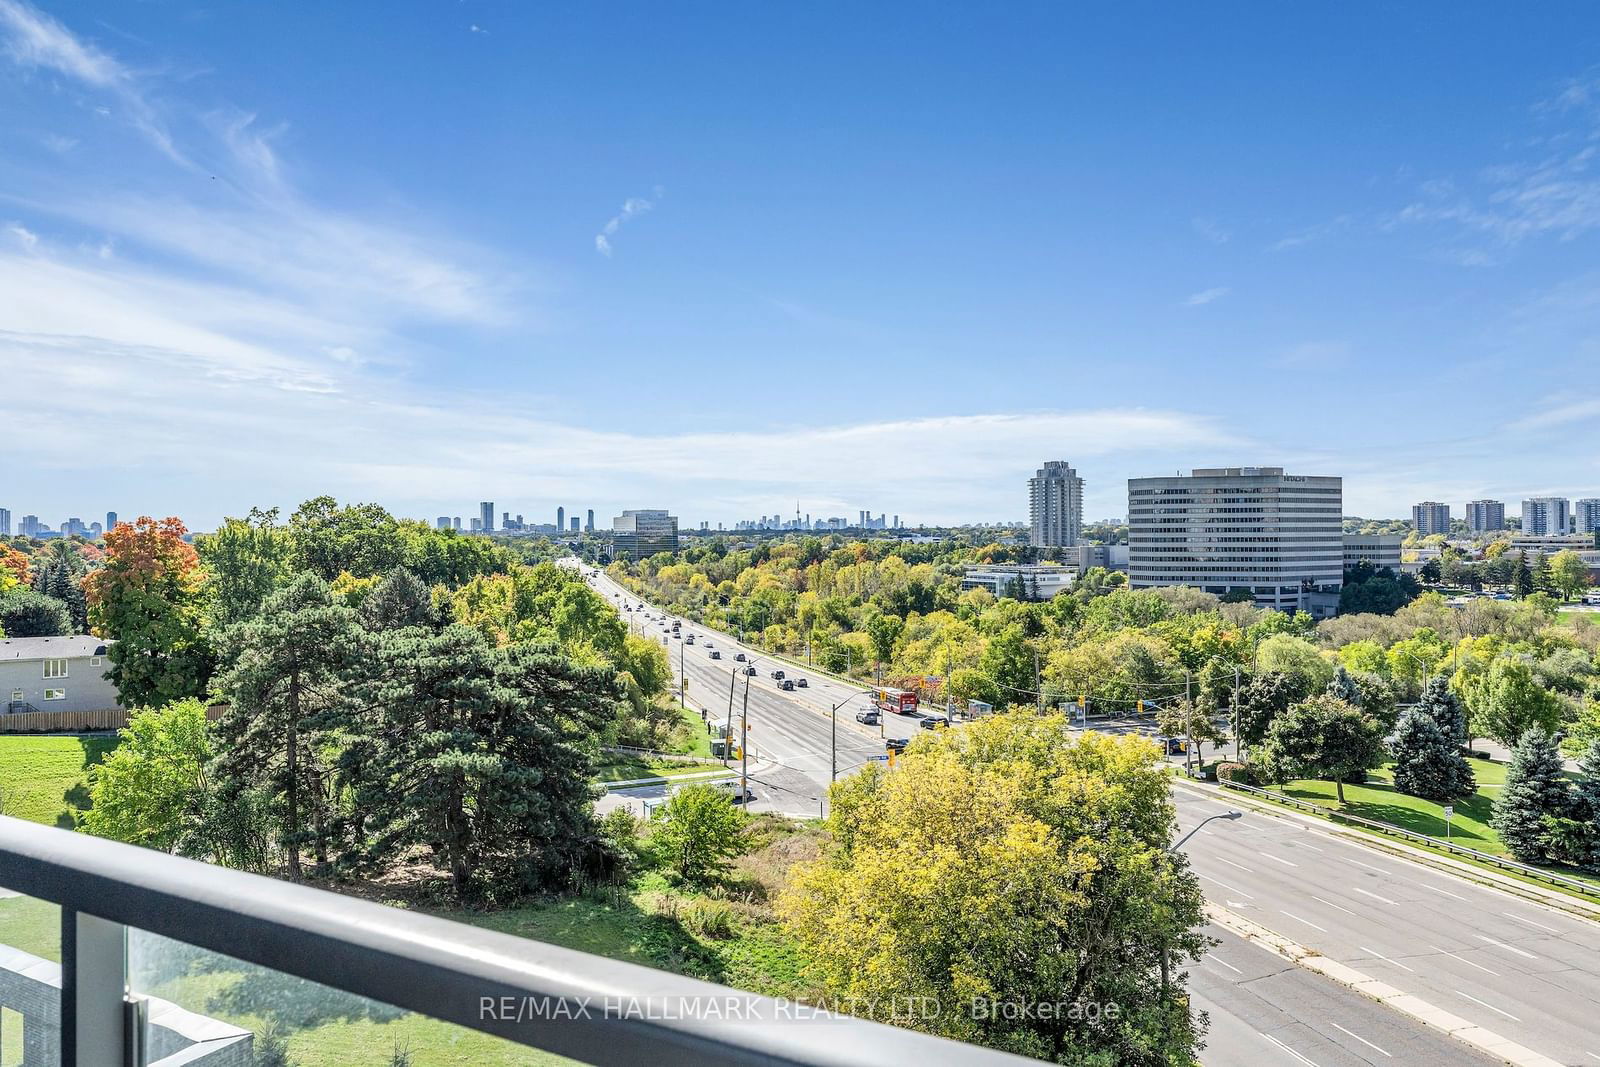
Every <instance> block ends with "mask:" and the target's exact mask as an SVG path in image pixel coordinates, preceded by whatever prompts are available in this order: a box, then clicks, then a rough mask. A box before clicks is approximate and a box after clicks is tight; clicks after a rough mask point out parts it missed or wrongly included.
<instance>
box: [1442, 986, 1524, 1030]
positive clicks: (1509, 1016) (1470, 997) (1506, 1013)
mask: <svg viewBox="0 0 1600 1067" xmlns="http://www.w3.org/2000/svg"><path fill="white" fill-rule="evenodd" d="M1456 996H1458V997H1466V998H1467V999H1468V1000H1470V1001H1472V1003H1474V1004H1482V1005H1483V1006H1484V1007H1486V1008H1488V1009H1489V1010H1490V1011H1499V1012H1500V1014H1501V1015H1504V1016H1505V1017H1506V1018H1507V1019H1510V1020H1511V1021H1512V1022H1514V1023H1520V1022H1521V1021H1522V1020H1521V1019H1519V1018H1517V1017H1516V1016H1515V1015H1512V1014H1511V1013H1510V1012H1509V1011H1500V1009H1499V1008H1497V1007H1495V1006H1494V1005H1493V1004H1490V1003H1489V1002H1488V1001H1486V1000H1479V999H1478V998H1477V997H1475V996H1473V995H1472V994H1471V993H1463V992H1461V990H1459V989H1458V990H1456Z"/></svg>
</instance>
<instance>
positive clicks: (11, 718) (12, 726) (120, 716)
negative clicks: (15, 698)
mask: <svg viewBox="0 0 1600 1067" xmlns="http://www.w3.org/2000/svg"><path fill="white" fill-rule="evenodd" d="M227 708H228V706H227V705H226V704H213V705H211V706H210V707H208V708H207V709H206V718H207V719H210V720H211V721H212V722H215V721H217V720H218V719H220V718H222V713H223V712H224V711H226V710H227ZM127 725H128V709H126V708H102V709H101V710H99V711H22V712H17V713H16V714H14V715H0V734H82V733H89V732H90V731H92V730H120V729H122V728H123V727H125V726H127Z"/></svg>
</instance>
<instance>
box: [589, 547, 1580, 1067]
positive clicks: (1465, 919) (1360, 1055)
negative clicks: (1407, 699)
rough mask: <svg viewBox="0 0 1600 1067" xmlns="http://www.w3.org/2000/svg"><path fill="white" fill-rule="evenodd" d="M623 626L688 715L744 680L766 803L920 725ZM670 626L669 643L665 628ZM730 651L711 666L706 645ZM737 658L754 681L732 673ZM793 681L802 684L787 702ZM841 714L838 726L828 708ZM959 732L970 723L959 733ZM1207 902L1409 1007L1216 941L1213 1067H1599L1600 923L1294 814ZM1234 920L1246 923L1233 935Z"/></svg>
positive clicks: (1268, 822) (1214, 866)
mask: <svg viewBox="0 0 1600 1067" xmlns="http://www.w3.org/2000/svg"><path fill="white" fill-rule="evenodd" d="M590 581H591V583H592V584H593V585H594V586H595V588H596V589H597V590H598V591H599V592H600V593H601V594H602V595H604V596H606V597H607V598H608V599H613V598H614V601H613V602H614V603H617V604H618V605H619V606H620V605H622V604H633V605H634V606H635V607H636V608H637V607H639V605H640V601H639V599H638V598H637V597H635V596H633V595H632V594H630V593H628V592H627V591H626V590H624V589H622V588H621V587H619V586H617V585H616V584H615V583H613V582H612V581H611V580H610V579H609V578H607V577H606V576H605V575H604V574H595V575H592V576H591V578H590ZM645 610H646V611H648V612H649V614H651V615H653V616H655V617H656V618H655V619H654V620H648V619H646V618H644V617H643V614H642V613H641V612H639V611H635V612H632V613H624V616H623V617H624V618H625V619H628V618H632V619H633V625H634V626H635V627H637V628H638V629H639V630H640V632H643V633H644V634H646V635H647V636H653V637H655V638H657V639H662V640H664V643H665V645H666V646H667V650H668V652H669V654H670V656H671V658H672V663H673V667H674V669H675V670H676V669H677V668H678V666H679V664H680V662H681V663H682V666H683V673H684V676H685V677H687V679H688V703H689V705H690V706H691V707H693V708H695V709H697V710H704V711H706V712H707V714H708V715H709V716H710V717H713V718H716V719H717V720H718V721H723V722H725V721H726V718H727V711H728V703H729V701H728V696H729V690H730V685H731V687H732V691H733V720H734V723H735V730H736V731H737V726H738V722H739V719H740V715H741V711H742V709H743V707H744V699H745V684H746V681H748V683H749V712H748V716H749V720H748V721H749V723H750V738H751V759H752V762H751V765H750V766H751V785H752V788H753V790H754V791H755V793H756V796H757V803H758V804H759V805H761V806H767V807H770V808H772V809H774V810H779V811H783V812H786V813H790V814H795V815H815V814H817V813H819V812H820V811H821V810H822V808H823V804H824V802H825V797H826V791H827V783H828V782H829V780H830V778H831V777H832V775H833V773H834V771H835V769H837V773H838V774H839V775H844V774H848V773H851V772H853V771H854V770H855V769H856V768H858V767H860V766H861V765H862V764H863V763H865V762H866V761H868V760H871V759H875V758H877V757H879V756H882V755H883V753H884V748H883V735H885V734H886V735H887V736H889V737H907V736H915V735H916V732H917V729H918V722H917V720H914V719H908V718H902V717H900V716H888V717H887V718H888V723H887V725H886V726H884V727H882V728H880V727H876V726H873V727H868V726H862V725H860V724H858V723H857V722H856V721H855V713H856V712H857V711H858V710H862V709H864V708H867V707H869V706H870V704H869V701H868V698H867V695H866V693H865V691H864V690H863V689H858V688H855V687H852V686H850V685H847V684H845V683H842V682H839V681H836V680H834V679H832V678H829V677H827V676H824V675H818V674H813V673H810V672H808V671H806V670H805V669H804V668H799V669H796V668H795V667H794V666H793V665H792V664H791V663H789V662H787V661H777V660H774V659H772V658H770V657H768V656H766V655H765V654H763V653H762V652H760V651H759V650H758V649H754V648H751V647H750V646H747V645H742V644H740V643H739V642H738V641H737V640H736V639H734V638H733V637H731V636H729V635H727V634H722V633H718V632H716V631H712V630H708V629H707V628H706V627H704V626H702V625H700V624H699V623H695V622H691V621H690V620H687V619H683V620H680V621H681V632H682V633H683V634H684V635H688V634H690V633H693V634H695V635H697V639H696V641H695V644H694V645H693V646H690V647H686V648H682V647H680V646H681V645H682V643H683V642H682V640H681V639H674V638H673V637H672V636H671V623H672V621H673V618H672V616H670V615H667V614H665V613H664V612H663V611H661V610H660V609H658V608H655V607H652V606H646V608H645ZM663 623H665V624H666V627H667V628H666V629H665V630H663V629H662V628H661V627H662V624H663ZM708 637H709V639H710V641H711V647H712V648H715V649H717V650H718V651H720V652H721V653H722V658H721V659H720V660H712V659H710V658H709V650H708V648H707V647H706V644H705V641H706V639H707V638H708ZM738 652H743V653H744V654H745V656H746V657H747V659H748V660H751V661H753V662H754V664H755V666H756V670H757V673H756V675H755V676H753V677H750V676H746V675H744V674H742V673H736V668H742V667H744V666H745V664H743V663H736V662H734V661H733V656H734V654H735V653H738ZM774 668H778V669H782V670H784V671H785V672H786V674H787V675H788V676H789V677H791V678H793V677H795V676H796V675H797V674H798V675H800V676H803V677H805V678H806V679H807V682H808V683H809V684H808V685H807V687H806V688H804V689H796V690H794V691H783V690H779V689H778V688H777V685H776V682H775V681H774V680H773V679H772V678H771V677H770V672H771V671H772V670H773V669H774ZM835 707H837V708H838V711H837V716H834V715H833V714H831V709H833V708H835ZM957 728H959V727H957ZM1173 797H1174V800H1175V802H1176V806H1177V813H1178V832H1179V834H1180V835H1181V834H1183V833H1186V832H1187V831H1188V830H1189V829H1191V828H1193V827H1194V826H1196V825H1198V823H1199V822H1200V821H1201V820H1202V819H1204V818H1205V817H1206V816H1208V815H1212V814H1216V813H1217V812H1220V811H1223V810H1225V808H1226V802H1227V800H1228V798H1226V797H1218V796H1216V795H1214V794H1210V793H1206V792H1204V791H1196V790H1193V789H1190V788H1187V787H1178V788H1175V789H1174V792H1173ZM1184 852H1185V853H1186V854H1187V855H1188V856H1189V859H1190V862H1191V864H1192V865H1193V868H1194V870H1195V872H1196V874H1197V875H1198V876H1199V877H1200V879H1201V884H1202V886H1203V887H1204V889H1205V892H1206V897H1207V900H1208V902H1209V903H1210V904H1212V905H1213V906H1214V907H1216V908H1219V909H1223V910H1224V911H1225V912H1226V913H1228V914H1230V915H1233V916H1238V917H1239V918H1240V919H1242V920H1244V921H1245V923H1247V924H1250V925H1251V926H1252V927H1253V928H1262V929H1265V930H1267V931H1270V932H1271V933H1273V934H1276V935H1279V936H1280V937H1282V938H1286V939H1288V940H1290V941H1292V942H1295V943H1297V944H1298V945H1301V946H1304V947H1305V948H1306V949H1308V950H1310V951H1311V952H1313V953H1315V954H1317V955H1320V956H1321V957H1325V958H1327V959H1329V960H1333V961H1337V962H1338V963H1340V964H1343V965H1345V966H1346V967H1347V968H1349V969H1351V970H1353V971H1355V972H1359V975H1361V976H1365V977H1366V978H1369V979H1372V980H1375V981H1376V982H1378V983H1382V985H1383V986H1384V987H1389V989H1390V991H1391V992H1395V991H1397V992H1398V993H1399V994H1401V995H1402V997H1403V1000H1402V1003H1404V1004H1405V1005H1406V1006H1407V1007H1409V1008H1410V1009H1411V1011H1410V1013H1409V1014H1406V1013H1402V1012H1401V1011H1398V1010H1396V1009H1395V1008H1393V1007H1390V1006H1389V1005H1388V1004H1384V1003H1380V1002H1379V1001H1377V1000H1374V999H1372V998H1370V997H1368V996H1364V995H1362V994H1361V993H1359V992H1356V991H1355V990H1353V989H1351V988H1349V986H1347V985H1345V984H1341V983H1339V982H1335V981H1334V980H1332V979H1330V978H1328V977H1325V976H1324V975H1322V974H1318V973H1313V972H1312V971H1310V970H1307V969H1305V968H1302V967H1299V966H1297V965H1296V964H1294V963H1292V962H1290V961H1289V960H1287V959H1285V958H1283V957H1282V956H1281V955H1279V954H1277V953H1275V952H1273V951H1272V950H1271V949H1269V948H1267V947H1265V946H1264V945H1262V944H1260V943H1257V942H1253V941H1249V940H1245V939H1244V938H1241V937H1239V936H1236V935H1235V934H1234V933H1232V932H1230V931H1228V930H1224V929H1222V928H1221V927H1214V928H1213V929H1212V931H1211V932H1212V934H1213V935H1214V936H1216V937H1218V938H1219V943H1218V945H1217V946H1216V947H1215V948H1214V949H1213V950H1212V951H1211V952H1210V953H1209V954H1208V955H1207V956H1206V957H1205V958H1204V959H1203V960H1201V961H1200V962H1199V963H1197V964H1195V965H1194V966H1193V967H1191V968H1190V989H1191V991H1192V994H1193V996H1194V999H1195V1003H1196V1006H1197V1007H1199V1008H1201V1009H1202V1010H1205V1011H1206V1012H1207V1013H1208V1015H1209V1016H1210V1035H1209V1037H1208V1039H1207V1042H1208V1047H1207V1049H1206V1051H1205V1052H1204V1053H1203V1054H1202V1059H1203V1060H1204V1061H1205V1062H1207V1063H1212V1064H1243V1065H1247V1067H1253V1065H1257V1064H1259V1065H1262V1067H1266V1065H1269V1064H1273V1065H1276V1064H1312V1065H1314V1067H1334V1065H1338V1064H1389V1065H1396V1064H1488V1063H1496V1062H1502V1060H1501V1058H1500V1057H1499V1056H1488V1055H1484V1054H1483V1053H1482V1052H1480V1051H1478V1050H1477V1049H1475V1048H1473V1047H1471V1046H1469V1045H1468V1044H1466V1043H1464V1042H1462V1041H1460V1040H1457V1039H1456V1038H1455V1037H1452V1036H1450V1035H1449V1034H1448V1033H1446V1032H1444V1030H1442V1029H1440V1028H1438V1027H1437V1026H1429V1025H1425V1024H1424V1023H1423V1022H1421V1021H1419V1019H1418V1016H1421V1017H1423V1018H1430V1019H1434V1020H1436V1021H1439V1020H1442V1021H1444V1022H1445V1023H1446V1025H1449V1022H1448V1021H1449V1020H1450V1019H1452V1018H1453V1019H1454V1020H1456V1022H1457V1023H1459V1022H1461V1021H1463V1020H1465V1021H1467V1022H1470V1023H1471V1024H1474V1025H1475V1026H1477V1027H1480V1028H1481V1032H1479V1033H1478V1034H1477V1035H1476V1036H1477V1037H1478V1038H1479V1040H1480V1042H1484V1041H1487V1042H1488V1043H1490V1044H1493V1043H1494V1041H1495V1040H1496V1039H1503V1040H1505V1041H1507V1042H1512V1043H1514V1044H1515V1045H1516V1046H1521V1047H1522V1048H1523V1049H1525V1050H1529V1051H1531V1052H1532V1053H1534V1054H1535V1055H1536V1057H1537V1056H1542V1057H1547V1058H1548V1059H1546V1060H1544V1061H1543V1062H1546V1063H1563V1064H1587V1065H1590V1067H1600V1036H1597V1034H1600V1031H1597V1030H1596V1028H1595V1026H1594V1020H1593V1014H1594V1011H1595V1006H1596V1005H1600V925H1597V924H1595V923H1593V922H1591V921H1589V920H1587V919H1583V918H1579V917H1576V916H1573V915H1570V914H1568V913H1566V912H1564V911H1558V910H1555V909H1553V908H1549V907H1545V906H1543V905H1541V904H1538V903H1534V902H1530V901H1529V900H1526V899H1524V898H1522V897H1520V896H1513V895H1511V894H1508V893H1505V892H1502V891H1501V890H1499V889H1496V888H1493V887H1492V886H1487V885H1482V884H1479V883H1478V882H1475V881H1471V880H1468V879H1466V878H1462V877H1458V876H1456V875H1454V874H1452V873H1449V872H1448V871H1444V870H1439V869H1436V868H1434V867H1432V866H1428V865H1424V864H1420V863H1416V862H1412V861H1411V860H1408V859H1405V858H1403V857H1399V856H1395V855H1393V854H1391V853H1390V852H1388V851H1386V850H1382V849H1377V848H1373V847H1369V846H1368V845H1366V844H1364V843H1362V842H1361V841H1360V840H1359V839H1357V838H1354V837H1351V836H1349V835H1346V834H1344V833H1341V832H1338V831H1336V830H1335V829H1334V828H1332V827H1327V828H1324V827H1322V826H1319V825H1316V824H1314V823H1312V822H1310V821H1304V820H1301V819H1297V818H1294V817H1292V816H1278V815H1273V814H1268V813H1265V812H1259V811H1254V810H1252V811H1249V812H1248V813H1247V815H1246V817H1245V818H1243V819H1240V820H1236V821H1218V822H1213V823H1211V824H1210V825H1208V826H1207V827H1205V828H1204V829H1203V830H1201V832H1200V833H1199V834H1197V835H1196V836H1195V837H1194V838H1193V839H1191V840H1190V841H1189V842H1188V843H1187V844H1186V845H1185V847H1184ZM1236 925H1237V924H1236Z"/></svg>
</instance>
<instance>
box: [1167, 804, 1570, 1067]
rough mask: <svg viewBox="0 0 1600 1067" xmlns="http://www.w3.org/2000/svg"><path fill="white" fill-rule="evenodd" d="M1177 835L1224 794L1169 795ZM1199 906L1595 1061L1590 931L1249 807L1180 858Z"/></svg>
mask: <svg viewBox="0 0 1600 1067" xmlns="http://www.w3.org/2000/svg"><path fill="white" fill-rule="evenodd" d="M1173 795H1174V799H1175V800H1176V801H1177V807H1178V823H1179V828H1180V832H1184V831H1187V830H1188V829H1189V828H1191V827H1193V826H1195V825H1196V824H1198V822H1199V821H1200V820H1201V819H1202V818H1204V817H1206V816H1207V815H1211V814H1214V813H1216V812H1218V811H1222V810H1225V808H1226V806H1227V804H1226V802H1227V801H1228V800H1229V798H1227V797H1211V796H1204V795H1196V794H1195V793H1193V792H1191V791H1190V790H1188V789H1184V788H1179V789H1175V790H1174V794H1173ZM1184 851H1185V852H1186V853H1187V854H1188V855H1189V859H1190V862H1191V863H1192V865H1193V869H1194V871H1195V873H1196V874H1198V875H1199V876H1200V878H1201V881H1202V882H1203V884H1204V885H1205V889H1206V897H1207V899H1208V900H1210V901H1212V902H1213V903H1216V904H1220V905H1222V906H1223V907H1225V908H1227V909H1228V910H1229V911H1232V912H1234V913H1236V914H1238V915H1240V916H1242V917H1244V918H1246V919H1248V920H1249V921H1251V922H1254V923H1257V924H1259V925H1261V926H1264V927H1266V928H1268V929H1270V930H1272V931H1273V932H1275V933H1278V934H1281V935H1284V936H1286V937H1289V938H1291V939H1292V940H1294V941H1295V942H1297V943H1298V944H1301V945H1305V946H1307V947H1309V948H1311V949H1314V950H1315V951H1316V952H1317V953H1319V954H1320V955H1322V956H1324V957H1326V958H1328V959H1331V960H1335V961H1337V962H1339V963H1343V964H1346V965H1348V966H1350V967H1352V968H1354V969H1355V970H1357V971H1359V972H1361V973H1362V974H1365V975H1367V976H1368V977H1371V978H1375V979H1378V980H1379V981H1381V982H1384V983H1386V984H1388V985H1390V986H1393V987H1395V988H1396V989H1398V990H1400V991H1401V992H1403V993H1408V994H1411V995H1413V996H1415V997H1417V998H1420V1000H1421V1001H1423V1002H1425V1003H1426V1004H1427V1005H1430V1006H1431V1007H1433V1008H1436V1009H1439V1010H1441V1011H1444V1012H1448V1013H1450V1014H1452V1015H1457V1016H1460V1017H1462V1018H1465V1019H1469V1020H1471V1021H1472V1022H1474V1023H1476V1024H1478V1025H1479V1026H1482V1027H1484V1028H1486V1029H1488V1030H1490V1031H1493V1032H1494V1033H1496V1034H1498V1035H1500V1036H1502V1037H1505V1038H1508V1039H1510V1040H1511V1041H1514V1042H1516V1043H1518V1044H1520V1045H1523V1046H1526V1047H1527V1048H1529V1049H1532V1050H1533V1051H1535V1052H1538V1053H1541V1054H1543V1055H1544V1056H1547V1057H1549V1058H1550V1059H1552V1060H1554V1061H1556V1062H1559V1063H1568V1064H1591V1065H1593V1064H1600V1033H1597V1031H1596V1028H1595V1025H1594V1024H1595V1018H1594V1013H1595V1011H1596V1006H1597V1005H1600V925H1597V924H1595V923H1594V922H1592V921H1590V920H1588V919H1583V918H1580V917H1577V916H1573V915H1570V914H1568V913H1566V912H1564V911H1558V910H1555V909H1554V908H1548V907H1545V906H1543V905H1541V904H1537V903H1533V902H1530V901H1528V900H1524V899H1522V898H1520V897H1517V896H1512V895H1510V894H1508V893H1504V892H1502V891H1500V890H1498V889H1495V888H1492V887H1489V886H1485V885H1481V884H1479V883H1477V882H1473V881H1469V880H1467V879H1465V878H1460V877H1457V876H1455V875H1453V874H1449V873H1446V872H1444V871H1441V870H1438V869H1435V868H1433V867H1429V866H1425V865H1423V864H1419V863H1414V862H1412V861H1410V860H1408V859H1404V858H1401V857H1396V856H1393V855H1391V854H1389V853H1387V852H1384V851H1381V850H1379V849H1375V848H1370V847H1368V846H1366V845H1365V844H1362V843H1360V842H1358V841H1356V840H1353V839H1351V838H1349V837H1346V836H1344V835H1342V834H1338V833H1334V832H1330V831H1329V830H1324V829H1322V828H1320V827H1318V826H1316V825H1314V824H1311V823H1307V822H1302V821H1301V820H1299V819H1296V818H1293V817H1288V816H1284V817H1279V816H1275V815H1267V814H1261V813H1258V812H1256V811H1254V810H1252V811H1251V812H1249V813H1248V814H1247V815H1246V817H1245V818H1243V819H1240V820H1238V821H1235V822H1214V823H1211V824H1210V825H1209V826H1207V827H1206V828H1205V829H1203V830H1201V831H1200V833H1199V834H1197V835H1196V836H1195V838H1194V840H1192V841H1190V842H1189V844H1188V845H1187V846H1186V847H1185V850H1184Z"/></svg>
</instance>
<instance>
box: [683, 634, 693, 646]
mask: <svg viewBox="0 0 1600 1067" xmlns="http://www.w3.org/2000/svg"><path fill="white" fill-rule="evenodd" d="M683 643H684V644H686V645H692V644H694V634H690V635H689V636H688V637H685V638H684V639H683Z"/></svg>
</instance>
